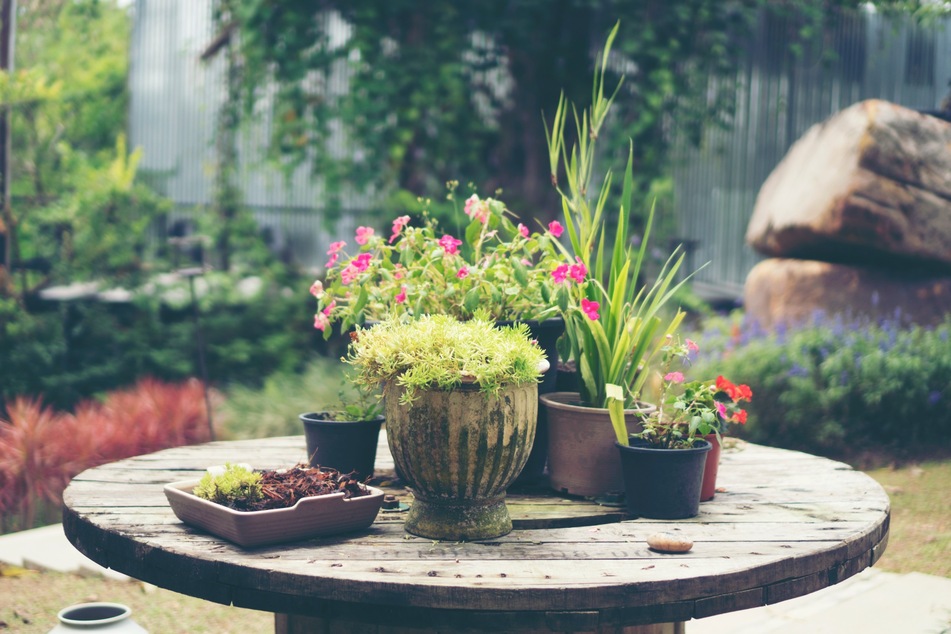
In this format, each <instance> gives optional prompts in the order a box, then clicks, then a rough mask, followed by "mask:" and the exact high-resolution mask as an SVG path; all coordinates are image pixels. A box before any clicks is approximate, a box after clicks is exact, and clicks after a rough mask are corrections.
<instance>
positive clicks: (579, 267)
mask: <svg viewBox="0 0 951 634" xmlns="http://www.w3.org/2000/svg"><path fill="white" fill-rule="evenodd" d="M575 260H576V261H577V262H578V263H577V264H572V265H571V268H569V269H568V275H570V276H571V279H573V280H574V281H576V282H578V283H579V284H581V283H582V282H584V278H585V275H587V274H588V267H586V266H585V265H584V262H582V261H581V258H579V257H578V256H577V255H576V256H575Z"/></svg>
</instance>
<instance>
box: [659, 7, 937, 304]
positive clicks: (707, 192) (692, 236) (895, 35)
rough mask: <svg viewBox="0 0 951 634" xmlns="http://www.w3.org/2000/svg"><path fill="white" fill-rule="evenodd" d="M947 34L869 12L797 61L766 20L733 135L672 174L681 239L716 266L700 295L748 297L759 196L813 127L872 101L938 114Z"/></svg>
mask: <svg viewBox="0 0 951 634" xmlns="http://www.w3.org/2000/svg"><path fill="white" fill-rule="evenodd" d="M949 27H951V20H945V21H944V22H943V23H939V24H933V25H927V26H922V25H918V24H915V23H914V22H912V21H911V20H910V19H903V18H885V17H883V16H881V15H878V14H875V13H873V12H862V13H858V14H854V15H852V16H848V17H846V18H843V19H842V20H841V21H839V23H838V24H836V25H835V27H834V28H833V29H832V30H831V31H830V32H828V33H826V34H824V37H823V38H822V40H821V45H817V46H815V47H813V48H811V49H809V48H807V49H806V50H805V51H804V53H803V54H802V55H801V56H799V57H796V56H793V55H792V54H791V53H790V51H789V49H788V47H787V46H785V44H784V42H785V37H784V36H783V34H784V33H785V32H786V29H787V28H788V25H787V24H786V23H784V22H783V21H780V20H778V19H776V18H774V17H771V16H768V15H766V14H763V15H762V16H761V17H760V21H759V25H758V29H757V31H756V33H755V36H754V37H753V39H752V40H751V41H750V43H749V47H748V48H747V55H746V57H745V60H744V64H743V65H742V66H741V67H740V69H739V72H738V74H737V76H736V77H735V78H734V79H733V80H732V81H731V83H732V84H733V86H735V89H736V109H735V112H734V114H733V117H732V126H731V128H730V129H729V130H708V131H707V132H706V134H705V138H704V141H703V145H702V146H701V148H700V149H686V150H684V151H683V154H682V155H681V157H680V159H681V161H680V162H678V166H677V168H676V170H675V173H674V182H675V187H674V191H675V196H676V207H677V214H678V215H677V217H678V219H679V221H680V226H681V232H682V234H683V236H684V238H685V239H687V240H691V241H696V242H695V244H696V250H695V252H694V260H695V262H697V263H703V262H709V264H708V266H707V267H706V268H705V269H704V270H702V271H701V272H700V273H699V274H698V275H697V276H696V278H695V284H694V286H695V288H696V289H697V290H698V291H700V292H701V293H702V294H707V295H710V296H714V297H722V298H729V299H735V298H739V297H740V296H741V295H742V287H743V282H744V280H745V279H746V275H747V273H748V272H749V271H750V269H751V268H752V267H753V266H754V265H755V264H756V262H757V261H758V259H759V256H758V255H757V254H756V253H755V252H754V251H753V250H752V249H751V248H750V247H749V246H747V245H746V244H745V242H744V236H745V233H746V226H747V224H748V222H749V219H750V217H751V215H752V213H753V205H754V202H755V199H756V194H757V193H758V192H759V189H760V186H761V185H762V184H763V182H764V181H765V180H766V178H767V176H769V174H770V172H771V171H772V170H773V168H774V167H775V166H776V164H777V163H779V161H780V160H781V159H782V158H783V156H784V155H785V154H786V151H787V150H788V149H789V147H790V146H791V145H792V144H793V143H794V142H795V141H796V139H798V138H799V137H800V136H802V134H803V133H804V132H805V131H806V130H807V129H808V128H809V127H810V126H812V125H813V124H815V123H817V122H819V121H822V120H824V119H826V118H827V117H828V116H830V115H831V114H833V113H835V112H838V111H839V110H841V109H843V108H846V107H848V106H850V105H852V104H853V103H856V102H858V101H861V100H863V99H869V98H879V99H885V100H888V101H892V102H895V103H899V104H902V105H905V106H908V107H912V108H920V109H934V108H936V106H937V105H938V104H939V103H940V101H941V100H942V98H943V97H944V96H945V95H947V94H948V87H949V80H951V28H949ZM830 53H832V55H830ZM803 187H809V183H803Z"/></svg>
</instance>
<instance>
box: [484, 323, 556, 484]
mask: <svg viewBox="0 0 951 634" xmlns="http://www.w3.org/2000/svg"><path fill="white" fill-rule="evenodd" d="M496 323H497V324H498V325H500V326H509V325H511V324H514V323H516V322H513V321H499V322H496ZM524 323H526V324H527V325H528V329H529V331H530V332H531V334H532V337H534V338H535V340H536V341H538V345H539V346H541V348H542V350H544V351H545V356H546V357H548V363H549V366H550V367H549V369H548V372H546V373H545V376H544V377H543V378H542V382H541V383H539V384H538V394H539V396H541V395H542V394H548V393H550V392H554V391H555V382H556V380H557V378H558V371H557V368H558V348H557V346H556V345H555V344H556V342H557V341H558V337H560V336H561V334H562V333H563V332H565V322H564V320H563V319H561V318H557V319H546V320H545V321H531V320H530V321H526V322H524ZM547 462H548V419H547V418H546V417H545V408H544V407H539V408H538V425H537V426H536V428H535V442H534V443H533V444H532V452H531V454H529V456H528V462H527V463H525V468H524V469H522V473H521V474H519V476H518V478H516V479H515V484H517V485H533V484H538V483H540V482H541V481H542V477H543V476H544V473H545V463H547Z"/></svg>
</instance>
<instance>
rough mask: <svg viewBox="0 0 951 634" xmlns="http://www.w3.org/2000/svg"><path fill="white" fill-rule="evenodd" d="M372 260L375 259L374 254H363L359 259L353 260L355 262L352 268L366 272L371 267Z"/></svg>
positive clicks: (352, 263) (351, 264)
mask: <svg viewBox="0 0 951 634" xmlns="http://www.w3.org/2000/svg"><path fill="white" fill-rule="evenodd" d="M372 259H373V254H372V253H361V254H360V255H358V256H357V257H355V258H353V261H352V262H351V263H350V266H352V267H353V268H355V269H356V270H358V271H366V270H367V267H369V266H370V260H372Z"/></svg>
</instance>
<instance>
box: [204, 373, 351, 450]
mask: <svg viewBox="0 0 951 634" xmlns="http://www.w3.org/2000/svg"><path fill="white" fill-rule="evenodd" d="M347 370H348V368H347V366H345V365H344V364H343V363H341V362H340V360H339V359H332V358H328V357H317V358H315V359H314V360H313V361H311V362H310V363H309V364H308V366H307V368H306V370H305V371H304V372H300V373H297V372H276V373H274V374H271V375H270V376H268V377H267V379H266V380H265V381H264V384H263V385H262V386H260V387H252V386H247V385H231V386H229V387H228V388H227V389H226V390H224V392H223V395H222V396H223V397H222V399H221V403H220V404H219V405H218V407H217V408H216V410H215V421H216V422H217V423H219V424H220V426H221V427H222V432H223V435H225V436H226V437H228V438H236V439H240V438H267V437H271V436H296V435H299V434H301V433H303V427H302V426H301V422H300V420H298V416H299V415H300V414H302V413H304V412H319V411H323V410H326V409H330V408H332V407H333V406H335V405H336V404H338V403H340V402H341V401H348V400H350V399H351V398H352V397H353V395H354V393H355V391H354V387H353V386H352V384H350V383H349V382H348V381H347V378H346V373H347Z"/></svg>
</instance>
